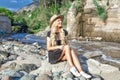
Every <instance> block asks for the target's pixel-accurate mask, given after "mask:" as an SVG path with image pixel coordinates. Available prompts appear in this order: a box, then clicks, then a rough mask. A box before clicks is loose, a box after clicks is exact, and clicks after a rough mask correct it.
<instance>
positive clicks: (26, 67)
mask: <svg viewBox="0 0 120 80" xmlns="http://www.w3.org/2000/svg"><path fill="white" fill-rule="evenodd" d="M15 69H16V70H18V71H20V70H23V71H26V72H30V71H32V70H35V69H37V66H36V65H35V64H22V65H17V66H16V68H15Z"/></svg>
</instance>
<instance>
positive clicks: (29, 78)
mask: <svg viewBox="0 0 120 80" xmlns="http://www.w3.org/2000/svg"><path fill="white" fill-rule="evenodd" d="M35 78H36V76H34V75H25V76H23V77H22V78H20V80H35Z"/></svg>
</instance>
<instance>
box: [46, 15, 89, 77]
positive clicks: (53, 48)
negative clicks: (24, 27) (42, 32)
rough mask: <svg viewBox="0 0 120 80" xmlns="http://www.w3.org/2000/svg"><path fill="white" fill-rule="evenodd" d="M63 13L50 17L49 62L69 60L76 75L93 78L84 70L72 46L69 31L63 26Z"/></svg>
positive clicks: (72, 71)
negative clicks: (69, 41) (68, 37)
mask: <svg viewBox="0 0 120 80" xmlns="http://www.w3.org/2000/svg"><path fill="white" fill-rule="evenodd" d="M63 18H64V16H63V15H53V16H52V17H51V19H50V31H48V33H47V50H48V52H49V54H48V57H49V62H50V63H51V64H55V63H57V62H59V61H64V60H67V61H68V63H69V65H70V67H71V68H70V72H71V73H72V74H73V75H74V76H76V77H79V76H81V75H82V76H83V77H85V78H91V76H90V75H88V74H87V73H85V72H84V71H82V68H81V65H80V62H79V60H78V57H77V56H76V54H75V52H74V50H73V49H71V48H70V46H69V43H68V39H67V35H68V32H67V31H66V30H65V29H63V28H62V21H63Z"/></svg>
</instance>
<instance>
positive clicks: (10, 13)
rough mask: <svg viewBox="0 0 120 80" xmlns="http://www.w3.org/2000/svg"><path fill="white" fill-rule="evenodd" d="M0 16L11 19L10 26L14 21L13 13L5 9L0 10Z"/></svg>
mask: <svg viewBox="0 0 120 80" xmlns="http://www.w3.org/2000/svg"><path fill="white" fill-rule="evenodd" d="M0 14H1V15H5V16H8V17H9V18H10V19H11V24H13V21H14V19H13V13H12V12H11V11H10V10H8V9H5V8H0Z"/></svg>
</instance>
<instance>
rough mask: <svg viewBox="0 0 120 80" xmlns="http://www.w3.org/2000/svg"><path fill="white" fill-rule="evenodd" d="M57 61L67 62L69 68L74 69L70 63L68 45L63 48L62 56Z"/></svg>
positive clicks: (70, 56)
mask: <svg viewBox="0 0 120 80" xmlns="http://www.w3.org/2000/svg"><path fill="white" fill-rule="evenodd" d="M59 60H67V61H68V63H69V64H70V66H71V67H74V64H73V61H72V55H71V51H70V47H69V46H68V45H65V46H64V49H63V52H62V55H61V57H60V59H59Z"/></svg>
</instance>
